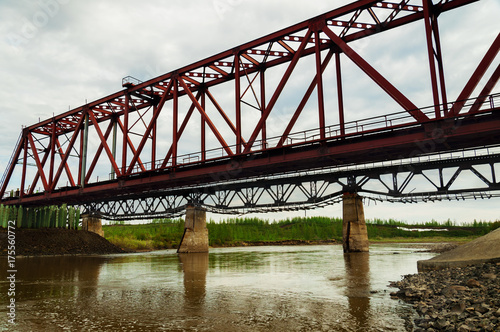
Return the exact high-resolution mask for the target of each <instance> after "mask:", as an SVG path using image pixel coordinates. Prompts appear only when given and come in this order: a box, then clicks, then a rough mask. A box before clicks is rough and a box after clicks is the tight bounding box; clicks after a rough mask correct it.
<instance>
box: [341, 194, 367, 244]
mask: <svg viewBox="0 0 500 332" xmlns="http://www.w3.org/2000/svg"><path fill="white" fill-rule="evenodd" d="M342 203H343V224H342V239H343V245H344V252H345V253H348V252H367V251H368V250H369V243H368V231H367V229H366V223H365V212H364V210H363V200H362V198H361V196H359V195H358V194H356V193H344V195H343V197H342Z"/></svg>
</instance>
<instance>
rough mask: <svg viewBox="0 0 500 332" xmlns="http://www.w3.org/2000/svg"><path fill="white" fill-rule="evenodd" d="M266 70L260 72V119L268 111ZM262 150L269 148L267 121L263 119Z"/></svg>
mask: <svg viewBox="0 0 500 332" xmlns="http://www.w3.org/2000/svg"><path fill="white" fill-rule="evenodd" d="M265 73H266V70H265V69H264V68H263V69H261V70H260V117H261V118H262V117H264V110H265V109H266V75H265ZM261 135H262V149H266V148H267V142H266V141H267V128H266V120H265V119H263V122H262V133H261Z"/></svg>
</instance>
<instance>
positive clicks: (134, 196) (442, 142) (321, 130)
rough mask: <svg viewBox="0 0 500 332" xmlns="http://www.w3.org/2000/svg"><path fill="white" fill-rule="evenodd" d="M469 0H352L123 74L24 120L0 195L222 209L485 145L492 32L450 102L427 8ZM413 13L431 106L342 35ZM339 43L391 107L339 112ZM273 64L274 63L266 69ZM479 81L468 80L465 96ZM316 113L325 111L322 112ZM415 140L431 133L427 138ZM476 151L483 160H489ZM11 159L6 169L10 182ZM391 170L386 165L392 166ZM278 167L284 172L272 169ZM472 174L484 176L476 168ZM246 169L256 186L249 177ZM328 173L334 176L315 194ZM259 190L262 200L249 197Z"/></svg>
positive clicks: (279, 202) (113, 205)
mask: <svg viewBox="0 0 500 332" xmlns="http://www.w3.org/2000/svg"><path fill="white" fill-rule="evenodd" d="M472 2H475V1H473V0H441V1H438V2H436V3H434V2H432V1H431V0H403V1H400V2H391V1H368V0H361V1H355V2H353V3H351V4H349V5H346V6H344V7H341V8H338V9H335V10H332V11H330V12H327V13H325V14H323V15H320V16H317V17H315V18H312V19H310V20H307V21H304V22H302V23H299V24H296V25H294V26H291V27H289V28H286V29H283V30H280V31H277V32H275V33H272V34H270V35H267V36H265V37H262V38H259V39H257V40H254V41H252V42H249V43H246V44H243V45H240V46H238V47H235V48H233V49H230V50H228V51H225V52H222V53H219V54H217V55H214V56H212V57H209V58H206V59H204V60H201V61H198V62H196V63H193V64H190V65H188V66H185V67H183V68H180V69H178V70H175V71H172V72H170V73H167V74H164V75H161V76H159V77H156V78H154V79H151V80H149V81H146V82H140V81H138V80H135V79H133V78H131V77H127V78H125V79H124V80H123V82H122V84H123V87H124V89H123V90H121V91H119V92H116V93H114V94H112V95H109V96H107V97H104V98H102V99H99V100H96V101H93V102H91V103H88V104H86V105H83V106H81V107H78V108H76V109H73V110H70V111H68V112H65V113H63V114H60V115H57V116H54V117H53V118H51V119H48V120H46V121H42V122H40V123H37V124H35V125H32V126H29V127H27V128H25V129H24V130H23V132H22V133H21V135H20V138H19V142H18V144H17V146H16V148H15V150H14V153H13V155H12V158H11V161H10V163H9V166H8V168H7V169H6V171H5V173H4V177H3V179H2V182H1V191H0V195H1V196H0V197H3V200H2V203H3V204H22V205H24V206H30V205H31V206H35V205H47V204H60V203H67V204H73V205H81V206H85V207H86V209H96V210H101V211H103V212H104V214H106V215H108V216H118V215H121V214H126V215H127V214H128V215H130V214H143V215H147V216H152V215H155V214H156V213H158V214H165V213H167V214H176V213H178V212H179V211H180V210H181V209H182V206H183V205H184V204H186V202H187V201H190V200H193V201H198V202H202V203H204V204H205V205H206V206H210V207H211V209H212V210H213V211H226V212H234V211H237V210H238V211H241V210H242V209H248V210H255V211H257V210H259V209H264V208H280V207H281V208H282V207H287V206H289V207H291V208H295V207H297V206H301V205H302V206H303V205H307V204H305V203H304V202H306V203H307V202H309V203H310V204H309V205H314V204H316V203H317V204H316V205H318V204H323V203H324V202H330V201H332V200H335V199H338V197H339V193H341V192H343V191H346V190H348V189H349V190H358V191H359V190H361V189H362V188H363V190H365V188H367V186H366V183H363V182H365V181H366V182H367V181H368V180H370V181H373V180H374V178H375V175H374V174H375V173H376V174H378V175H377V176H382V175H384V174H386V173H384V171H383V170H382V169H380V168H378V169H376V170H370V171H368V170H365V171H366V173H365V174H364V175H360V174H358V173H352V174H350V173H349V174H347V173H345V172H343V171H342V172H340V171H339V172H340V173H338V174H337V171H338V170H340V169H341V167H343V166H346V165H355V164H367V163H377V162H383V161H387V160H401V159H404V158H413V157H416V156H423V155H429V152H432V153H442V152H445V151H459V150H463V149H468V148H481V147H484V146H491V145H496V144H498V143H499V142H500V140H499V134H500V130H499V128H500V112H499V106H498V105H499V102H498V101H497V100H496V99H497V98H498V95H495V94H494V91H493V89H494V87H495V85H496V83H497V81H498V79H499V76H500V66H498V64H497V65H496V66H497V67H496V68H494V69H493V73H492V74H491V76H490V77H485V74H486V72H487V71H488V70H489V69H490V67H491V66H492V64H494V63H495V58H496V56H497V54H498V51H499V49H500V35H497V37H496V39H495V40H494V41H493V42H492V44H491V46H490V47H489V49H488V51H487V52H486V54H485V55H484V57H483V58H482V60H481V61H480V63H479V64H478V65H477V67H476V70H475V71H474V73H473V74H472V76H471V77H470V79H469V80H468V82H467V84H466V85H465V87H464V88H463V90H462V91H461V93H460V94H459V96H458V98H457V100H456V101H453V102H450V101H449V100H448V97H447V91H446V80H445V75H444V63H443V59H442V55H441V41H440V34H439V28H438V17H439V15H440V14H441V13H443V12H445V11H448V10H452V9H454V8H457V7H460V6H463V5H467V4H469V3H472ZM412 22H422V24H423V29H424V30H425V35H426V39H425V45H423V47H425V49H426V50H427V56H428V57H427V60H428V61H427V64H426V67H427V70H429V73H430V76H429V77H430V82H429V85H430V86H431V93H432V100H433V106H432V107H430V108H419V107H418V106H416V105H415V104H414V103H413V102H412V101H411V100H410V99H409V98H408V97H407V96H406V95H405V94H404V93H402V92H401V91H400V90H398V88H396V86H394V85H393V84H392V83H391V82H389V80H388V79H387V78H386V77H384V75H382V74H381V73H380V72H379V71H377V70H376V69H375V68H374V67H373V66H372V65H371V64H370V63H369V62H368V61H366V60H365V59H364V58H363V57H362V56H361V55H360V54H358V53H357V52H356V51H355V49H354V48H353V47H351V46H350V45H351V43H352V42H354V41H357V40H361V39H363V38H370V37H371V36H373V35H376V34H380V33H383V32H385V31H388V30H391V29H395V28H398V27H401V26H404V25H407V24H409V23H412ZM341 56H342V59H348V61H350V62H351V63H353V64H354V65H355V66H356V67H358V68H359V69H360V70H361V71H362V73H363V74H364V75H366V77H368V78H370V79H371V80H372V81H373V82H375V83H376V84H377V85H378V86H379V87H380V88H381V89H382V90H383V91H384V92H385V94H386V95H387V96H388V97H389V98H390V99H392V100H393V101H394V102H395V103H396V104H397V105H399V107H400V110H401V111H400V112H398V113H391V114H385V115H382V116H378V117H372V118H368V119H359V120H355V121H346V120H345V119H346V117H347V115H350V114H349V113H348V112H349V110H344V100H343V88H344V87H343V81H342V73H341ZM306 58H308V59H312V60H311V61H309V62H307V63H308V64H309V65H308V66H309V72H310V73H311V76H312V78H310V79H309V80H306V81H304V79H303V76H300V80H297V79H296V78H295V76H293V75H294V74H296V72H297V67H298V66H299V65H300V64H301V63H303V62H304V61H306V60H303V59H306ZM342 61H343V60H342ZM331 62H333V63H334V64H333V65H332V64H331ZM275 69H276V72H278V73H279V74H278V75H277V76H276V75H269V72H270V71H273V73H274V70H275ZM327 69H331V70H332V72H333V74H334V75H333V76H334V78H333V85H334V86H335V87H336V88H335V89H336V91H335V92H336V97H337V103H336V104H337V109H336V110H335V113H336V114H335V117H331V116H330V114H331V112H332V110H331V109H330V108H328V109H327V108H326V106H325V98H326V92H325V86H326V84H327V83H332V82H331V81H332V78H331V76H327V74H326V73H327ZM292 76H293V77H294V78H292ZM481 82H483V83H481ZM292 83H293V84H299V83H300V84H302V86H303V90H302V91H303V94H302V95H300V96H298V97H299V98H298V99H297V96H295V99H296V100H297V103H296V105H294V106H293V110H292V112H291V116H289V117H286V118H285V117H283V116H280V115H279V112H280V111H279V110H277V109H279V107H278V106H277V105H280V102H282V99H284V98H285V97H283V95H284V93H283V91H284V90H285V88H286V87H287V86H289V85H290V84H292ZM480 83H481V84H483V86H482V88H481V91H480V93H479V94H477V95H475V96H472V93H473V92H474V91H475V90H476V89H477V88H478V85H480ZM221 87H222V88H225V90H223V89H222V88H221ZM227 91H229V94H230V95H231V96H232V97H231V98H232V99H233V100H234V102H233V103H231V105H224V104H223V102H221V100H224V99H225V96H226V95H227V94H228V92H227ZM495 102H496V104H495ZM310 103H313V104H314V109H315V112H314V115H313V116H312V118H314V122H315V125H313V127H309V128H305V129H303V127H304V126H303V125H302V123H301V121H299V119H303V117H304V116H308V117H311V116H310V114H309V113H308V114H307V115H302V117H300V116H301V114H302V113H304V112H305V111H304V110H305V109H306V108H307V105H309V104H310ZM327 115H328V116H327ZM329 118H334V119H335V120H333V123H332V121H328V119H329ZM276 122H281V124H282V127H283V130H282V132H281V134H279V135H278V136H273V137H268V131H269V129H270V127H269V126H271V125H273V124H274V123H276ZM303 122H304V121H303ZM298 128H299V129H301V131H299V130H298ZM194 136H196V141H194V142H193V139H192V137H194ZM422 146H427V147H428V146H432V149H431V150H432V151H428V150H429V149H427V148H426V149H423V148H422ZM457 162H458V164H457V165H462V166H460V167H469V168H465V169H467V170H469V171H470V172H472V173H473V174H476V173H477V174H479V172H476V171H474V170H473V169H472V168H470V167H474V165H475V164H471V166H463V165H468V161H465V160H460V161H457ZM488 162H489V163H490V164H491V163H493V164H494V160H489V161H488ZM493 164H491V165H493ZM29 166H31V167H29ZM16 167H17V170H19V171H20V176H19V180H18V181H19V182H18V183H11V182H13V174H14V170H15V169H16ZM415 167H416V169H418V167H420V166H418V165H415ZM422 167H423V166H422ZM434 167H437V165H435V164H434ZM325 168H329V169H330V170H331V171H330V173H331V174H334V175H332V176H333V177H334V179H330V178H325V177H326V174H325V173H322V172H319V173H318V174H320V175H317V176H319V177H323V178H322V180H321V181H326V182H323V184H318V181H320V179H319V178H313V179H311V180H304V181H305V182H301V181H302V180H300V179H308V178H307V177H304V176H303V175H304V173H301V172H306V171H310V170H319V169H325ZM492 168H493V169H494V168H495V167H493V166H492ZM437 169H439V167H438V168H437ZM373 172H375V173H373ZM421 172H422V171H421ZM399 173H400V172H392V173H387V174H393V177H395V178H397V174H399ZM283 174H287V175H286V176H285V177H282V178H281V179H282V180H280V181H281V182H280V181H278V182H276V181H277V180H276V179H277V178H278V175H283ZM394 174H396V175H394ZM411 174H413V173H411ZM418 174H422V173H418ZM492 174H493V177H494V179H492V180H489V183H486V182H485V181H483V183H485V184H486V186H479V187H474V188H471V189H474V190H473V191H475V192H481V191H483V190H485V191H490V190H497V189H498V188H497V187H498V184H497V182H496V176H495V173H494V172H493V173H492ZM416 175H417V173H414V175H412V177H413V176H416ZM458 175H459V174H458ZM458 175H457V176H456V177H458ZM362 176H364V177H366V178H363V177H362ZM399 176H400V175H399ZM477 176H478V177H479V178H480V179H483V178H484V179H486V177H485V175H484V174H483V175H481V176H480V175H477ZM360 177H361V178H360ZM264 178H265V179H266V180H265V181H264V180H262V179H264ZM285 178H286V179H287V180H286V181H283V179H285ZM424 178H425V177H424ZM250 179H261V180H259V181H257V182H259V183H260V182H262V183H260V184H258V183H253V182H255V181H253V182H252V181H250ZM343 179H349V181H348V182H349V183H350V184H351V185H352V184H353V183H357V181H361V182H362V183H361V184H362V186H357V187H356V186H350V187H349V186H347V182H346V183H344V182H345V181H344V180H343ZM363 179H364V180H363ZM367 179H368V180H367ZM299 180H300V181H299ZM227 181H230V182H231V183H232V184H231V185H229V184H227V185H229V189H221V188H227V187H226V184H225V185H224V186H221V184H224V183H226V182H227ZM266 181H267V184H265V183H264V182H266ZM353 181H354V182H353ZM306 182H307V183H309V184H308V185H306V184H305V183H306ZM431 182H432V181H431ZM252 183H253V184H254V185H255V186H253V187H252V186H251V185H249V184H252ZM312 183H314V185H313V184H312ZM324 183H328V186H326V185H325V184H324ZM334 183H335V184H336V185H337V186H338V187H341V189H340V190H337V191H335V190H333V191H331V192H330V193H329V194H326V193H327V190H326V188H327V187H328V188H329V187H332V185H331V184H334ZM432 183H434V182H432ZM9 186H10V187H11V188H12V187H14V188H18V191H17V193H16V194H14V195H10V196H14V197H7V196H9V191H8V187H9ZM273 186H275V187H273ZM387 187H388V188H387V190H386V191H385V192H384V190H381V191H376V190H375V191H373V190H372V191H373V194H381V195H382V194H383V195H386V196H394V197H410V196H408V195H406V194H404V193H403V191H400V190H399V189H398V187H394V188H392V189H389V186H387ZM37 188H40V189H37ZM217 188H218V189H217ZM195 189H196V190H195ZM323 189H325V190H323ZM445 189H446V190H445ZM447 189H449V188H445V187H442V186H441V187H440V186H436V190H434V191H433V195H434V196H435V197H437V196H439V195H447V194H449V193H450V192H449V190H448V191H447ZM186 190H191V192H188V191H186ZM298 191H301V192H302V193H303V194H304V195H305V197H306V199H305V200H303V201H301V202H299V203H297V202H295V203H294V202H293V200H291V198H292V196H293V195H292V193H297V192H298ZM467 191H468V190H467V189H464V190H462V192H467ZM318 192H321V193H322V194H321V195H320V196H321V197H320V196H318V195H317V193H318ZM265 194H266V195H267V196H268V199H267V201H266V200H262V199H261V197H265V196H266V195H265ZM452 194H453V195H455V194H457V195H458V194H459V192H452ZM196 195H198V196H196ZM200 195H201V196H200ZM203 195H205V196H203ZM195 196H196V197H195ZM413 196H419V195H413ZM420 197H425V193H421V195H420ZM408 199H411V198H408ZM238 200H239V202H240V203H236V201H238ZM314 200H316V201H314ZM209 201H210V202H209ZM312 203H314V204H312ZM238 204H239V205H238ZM141 211H142V212H141ZM166 211H168V212H166Z"/></svg>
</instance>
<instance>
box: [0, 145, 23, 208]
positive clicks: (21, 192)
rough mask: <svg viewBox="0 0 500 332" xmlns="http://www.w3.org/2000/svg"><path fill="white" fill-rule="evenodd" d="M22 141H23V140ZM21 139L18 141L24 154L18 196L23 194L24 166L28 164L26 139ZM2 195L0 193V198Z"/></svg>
mask: <svg viewBox="0 0 500 332" xmlns="http://www.w3.org/2000/svg"><path fill="white" fill-rule="evenodd" d="M23 141H24V142H23ZM23 141H21V142H19V145H21V144H23V149H24V156H23V173H22V175H21V191H20V193H19V195H20V197H23V196H24V185H25V182H26V166H27V165H28V160H27V159H28V140H27V139H24V140H23ZM2 197H3V194H2V195H0V198H2Z"/></svg>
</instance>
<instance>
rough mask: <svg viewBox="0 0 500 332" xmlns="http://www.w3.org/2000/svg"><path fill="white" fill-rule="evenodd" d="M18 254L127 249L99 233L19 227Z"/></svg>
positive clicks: (3, 241)
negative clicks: (112, 242)
mask: <svg viewBox="0 0 500 332" xmlns="http://www.w3.org/2000/svg"><path fill="white" fill-rule="evenodd" d="M15 241H16V244H15V250H16V255H24V256H35V255H77V254H83V255H103V254H115V253H124V252H125V251H124V250H122V249H120V248H118V247H117V246H115V245H113V244H111V243H110V242H108V241H107V240H106V239H105V238H103V237H100V236H99V235H97V234H95V233H92V232H87V231H82V230H70V229H59V228H50V229H47V228H46V229H16V231H15ZM7 244H8V242H7V231H6V230H5V229H0V256H5V255H7Z"/></svg>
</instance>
